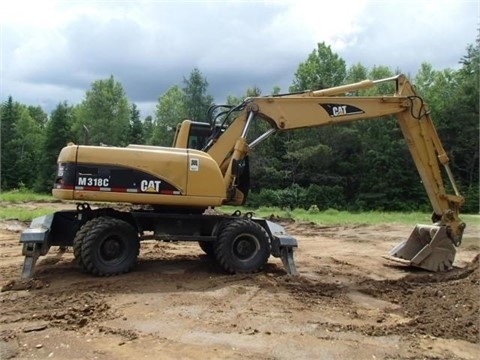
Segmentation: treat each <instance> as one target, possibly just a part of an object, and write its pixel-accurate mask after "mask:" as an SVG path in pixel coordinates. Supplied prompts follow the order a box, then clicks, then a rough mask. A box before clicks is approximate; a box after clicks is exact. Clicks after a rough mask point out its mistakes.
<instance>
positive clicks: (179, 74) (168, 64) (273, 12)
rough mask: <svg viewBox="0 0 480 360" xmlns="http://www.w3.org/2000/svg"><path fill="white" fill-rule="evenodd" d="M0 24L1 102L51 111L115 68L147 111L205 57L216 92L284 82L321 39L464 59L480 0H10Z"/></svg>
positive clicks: (421, 56)
mask: <svg viewBox="0 0 480 360" xmlns="http://www.w3.org/2000/svg"><path fill="white" fill-rule="evenodd" d="M0 25H1V44H0V53H1V62H0V101H2V102H3V101H5V100H6V98H7V97H8V96H9V95H11V96H12V97H13V99H14V100H15V101H19V102H21V103H25V104H28V105H40V106H42V107H43V108H44V110H45V111H47V112H50V111H51V110H52V109H53V108H54V107H55V106H56V105H57V104H58V103H59V102H61V101H64V100H67V101H68V102H69V103H70V104H77V103H79V102H81V101H82V99H83V98H84V96H85V92H86V91H87V90H88V89H89V88H90V85H91V83H92V82H93V81H95V80H98V79H104V78H108V77H109V76H110V75H113V76H114V77H115V79H116V80H118V81H120V82H121V83H122V85H123V87H124V89H125V91H126V93H127V96H128V98H129V99H130V101H132V102H135V103H136V104H137V105H138V106H139V108H140V109H141V110H142V117H144V116H146V115H149V114H153V109H154V108H155V104H156V102H157V100H158V98H159V96H161V95H162V94H163V93H164V92H165V91H166V90H167V89H168V88H169V87H170V86H172V85H174V84H178V85H180V86H183V78H184V77H188V75H189V74H190V72H191V71H192V69H194V68H195V67H197V68H198V69H199V70H200V71H201V72H202V74H203V75H204V76H205V77H206V78H207V80H208V82H209V89H208V90H209V93H210V94H211V95H213V96H214V98H215V100H216V102H217V103H221V102H223V101H224V100H225V99H226V96H227V95H229V94H230V95H236V96H240V95H241V94H243V93H244V92H245V90H246V89H247V88H248V87H252V86H258V87H260V89H262V91H263V93H264V94H268V93H270V91H271V90H272V88H273V87H274V86H276V85H278V86H280V87H281V89H282V91H284V92H286V91H287V90H288V86H289V85H290V84H291V83H292V80H293V75H294V73H295V71H296V69H297V67H298V65H299V63H301V62H303V61H305V60H306V58H307V56H308V54H309V53H311V52H312V51H313V50H314V49H315V48H316V46H317V43H319V42H325V43H326V44H327V45H330V46H331V47H332V49H333V51H334V52H336V53H338V54H339V56H341V57H342V58H343V59H344V60H345V61H346V62H347V66H349V65H352V64H356V63H358V62H360V63H362V64H363V65H365V66H367V67H371V66H373V65H386V66H389V67H391V68H392V69H397V68H399V69H401V70H402V72H404V73H407V74H410V75H412V76H413V75H415V73H416V72H417V70H418V69H419V66H420V64H421V63H422V62H428V63H430V64H432V65H433V67H434V68H435V69H439V70H440V69H445V68H458V62H459V60H460V59H461V58H462V56H464V55H465V54H466V48H467V46H468V45H469V44H473V43H474V42H475V38H476V36H477V33H478V28H479V27H480V1H479V0H436V1H435V0H432V1H427V0H415V1H414V0H402V1H397V0H376V1H372V0H370V1H369V0H334V1H328V0H326V1H325V0H322V1H320V0H317V1H302V0H297V1H293V0H292V1H245V0H243V1H233V0H232V1H229V0H223V1H213V0H211V1H207V0H203V1H193V0H191V1H181V0H179V1H174V0H170V1H76V0H72V1H67V0H64V1H48V0H42V1H39V0H34V1H21V0H16V1H2V2H1V4H0Z"/></svg>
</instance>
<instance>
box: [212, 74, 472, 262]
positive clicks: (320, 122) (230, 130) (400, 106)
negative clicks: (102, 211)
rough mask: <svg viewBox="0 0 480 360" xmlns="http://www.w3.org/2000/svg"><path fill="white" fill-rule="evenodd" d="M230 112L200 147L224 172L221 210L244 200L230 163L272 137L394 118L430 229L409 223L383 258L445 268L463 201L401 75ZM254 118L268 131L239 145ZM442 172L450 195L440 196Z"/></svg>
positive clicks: (254, 101) (458, 232) (423, 109)
mask: <svg viewBox="0 0 480 360" xmlns="http://www.w3.org/2000/svg"><path fill="white" fill-rule="evenodd" d="M392 81H393V82H395V88H396V91H395V93H394V94H393V95H390V96H351V95H350V94H351V93H352V92H354V91H358V90H360V89H367V88H371V87H374V86H377V85H378V84H381V83H385V82H392ZM238 109H239V110H240V113H239V114H238V115H237V117H236V118H235V119H234V120H232V121H231V123H230V124H229V126H228V127H227V128H226V129H225V130H224V131H223V132H222V133H221V135H220V136H218V137H217V138H213V139H212V140H211V141H210V142H209V143H208V144H207V145H206V147H205V151H206V152H208V153H209V155H210V156H211V157H212V158H213V159H214V160H215V161H216V162H217V164H218V165H219V168H220V169H221V171H222V173H223V174H224V183H225V188H226V193H227V194H228V195H227V200H226V203H229V204H241V203H242V202H243V201H244V196H243V194H242V192H241V191H239V190H238V189H237V188H236V185H237V183H238V177H239V165H238V164H240V163H241V161H242V160H243V159H244V158H245V157H246V156H247V155H248V153H249V152H250V150H251V149H252V148H254V147H255V146H256V145H257V144H258V143H260V142H261V141H263V140H265V139H266V138H268V137H269V136H271V135H272V134H274V133H276V132H281V131H289V130H294V129H300V128H310V127H321V126H327V125H336V124H341V123H350V122H354V121H358V120H366V119H378V118H381V117H384V116H388V115H393V116H395V117H396V119H397V120H398V123H399V126H400V128H401V130H402V133H403V136H404V138H405V140H406V143H407V144H408V147H409V150H410V153H411V155H412V158H413V160H414V163H415V165H416V167H417V170H418V172H419V174H420V177H421V179H422V182H423V185H424V187H425V190H426V192H427V194H428V197H429V200H430V202H431V204H432V207H433V217H432V220H433V222H434V224H433V225H417V226H416V227H415V229H414V231H413V232H412V235H411V236H410V238H409V239H408V240H407V241H406V242H404V243H402V244H400V245H399V246H397V247H396V248H394V249H393V250H392V252H391V255H392V256H394V257H397V258H402V259H405V260H407V261H409V262H410V263H411V264H412V265H415V266H418V267H422V268H426V269H428V270H432V271H439V270H444V269H447V268H450V267H451V266H452V263H453V260H454V256H455V248H454V247H453V245H455V246H458V245H460V243H461V239H462V235H463V230H464V228H465V224H464V223H463V222H462V221H461V220H460V218H459V209H460V206H461V205H462V204H463V201H464V200H463V197H462V196H461V195H460V193H459V191H458V188H457V186H456V184H455V181H454V179H453V176H452V173H451V171H450V168H449V159H448V156H447V154H446V152H445V150H444V149H443V146H442V144H441V141H440V139H439V137H438V135H437V132H436V130H435V127H434V125H433V122H432V120H431V118H430V114H429V110H428V106H427V104H426V103H424V102H423V100H422V99H421V98H420V97H419V96H418V95H417V94H416V93H415V91H414V89H413V87H412V85H411V84H410V82H409V81H408V80H407V79H406V77H405V76H404V75H398V76H395V77H392V78H387V79H381V80H376V81H371V80H365V81H362V82H359V83H355V84H349V85H344V86H338V87H333V88H329V89H324V90H318V91H306V92H303V93H299V94H287V95H281V96H269V97H254V98H249V99H247V100H246V101H245V102H244V103H243V104H241V105H240V106H239V107H238ZM258 120H265V121H267V122H268V123H269V124H270V125H271V128H270V129H268V130H267V131H266V132H264V133H263V134H262V135H261V136H259V137H258V138H256V139H255V140H253V141H251V142H250V143H247V135H248V132H249V129H250V127H251V125H252V123H253V122H254V121H258ZM442 170H443V171H444V172H445V173H446V175H447V177H448V179H449V182H450V186H451V188H452V189H453V192H454V194H447V192H446V188H445V185H444V182H443V177H442Z"/></svg>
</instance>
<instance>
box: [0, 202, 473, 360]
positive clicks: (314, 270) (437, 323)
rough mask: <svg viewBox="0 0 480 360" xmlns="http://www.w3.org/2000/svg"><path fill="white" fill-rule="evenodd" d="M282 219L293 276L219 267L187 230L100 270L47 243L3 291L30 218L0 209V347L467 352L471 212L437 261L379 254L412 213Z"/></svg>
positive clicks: (70, 351) (30, 350)
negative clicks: (177, 239)
mask: <svg viewBox="0 0 480 360" xmlns="http://www.w3.org/2000/svg"><path fill="white" fill-rule="evenodd" d="M31 206H32V207H34V206H42V205H31ZM49 206H51V205H49ZM283 225H284V226H285V227H286V228H287V230H288V231H289V232H290V233H291V234H292V235H294V236H295V237H296V238H297V239H298V242H299V248H298V250H297V251H296V253H295V258H296V264H297V269H298V270H299V275H298V276H294V277H292V276H287V275H285V271H284V269H283V267H282V264H281V261H280V260H279V259H276V258H273V257H272V258H270V260H269V264H268V266H267V268H266V269H265V271H264V272H262V273H259V274H254V275H226V274H225V273H224V272H222V270H221V269H220V268H219V267H218V266H217V265H216V264H215V263H214V262H213V261H212V260H210V259H209V258H208V257H207V256H205V255H204V254H203V252H202V251H201V250H200V248H199V247H198V245H197V244H196V243H164V242H156V241H147V242H144V243H143V244H142V249H141V253H140V257H139V262H138V265H137V267H136V268H135V271H133V272H131V273H129V274H125V275H122V276H118V277H110V278H97V277H93V276H90V275H87V274H84V273H82V272H80V271H79V270H78V269H77V268H76V267H75V265H74V262H73V254H72V252H71V251H68V252H67V253H65V254H63V255H61V254H59V253H57V252H56V251H57V249H56V248H52V249H51V250H50V252H49V254H48V255H47V256H45V257H41V258H40V260H39V262H38V264H37V272H36V278H35V279H34V280H31V281H30V282H29V283H28V284H27V285H28V286H26V287H25V286H23V290H17V291H14V290H15V289H16V285H17V284H19V282H18V281H17V279H18V276H19V274H20V271H21V266H22V262H23V258H22V256H21V246H20V244H19V242H18V240H19V236H20V232H21V231H22V230H23V229H24V228H25V227H26V226H27V224H24V223H21V222H16V221H4V222H0V285H3V288H2V290H3V291H2V292H1V293H0V359H2V360H3V359H44V358H48V359H69V360H72V359H353V358H355V359H477V358H478V354H480V341H479V340H480V338H479V327H480V324H479V315H480V312H479V284H480V275H479V268H478V254H479V253H480V223H477V224H467V225H468V227H467V230H466V233H465V236H464V242H463V245H462V246H461V247H460V248H459V249H458V253H457V257H456V262H455V264H454V265H455V268H454V269H453V270H452V271H450V272H447V273H440V274H438V273H437V274H433V273H429V272H426V271H422V270H416V269H412V268H407V267H405V266H404V265H401V264H398V263H396V262H393V261H391V260H389V259H387V258H385V257H384V255H385V254H387V253H388V251H389V250H390V248H392V247H393V246H394V245H395V244H397V243H398V242H400V241H401V240H404V239H405V238H406V237H407V236H408V235H409V234H410V231H411V230H412V228H413V225H414V224H412V226H411V227H409V226H405V225H398V224H386V225H382V226H319V225H313V224H300V223H294V222H283ZM24 285H25V284H24Z"/></svg>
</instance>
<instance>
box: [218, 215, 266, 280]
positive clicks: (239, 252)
mask: <svg viewBox="0 0 480 360" xmlns="http://www.w3.org/2000/svg"><path fill="white" fill-rule="evenodd" d="M215 256H216V258H217V261H218V263H219V264H220V266H222V267H223V268H224V269H225V270H226V271H227V272H229V273H254V272H258V271H260V270H261V269H262V268H263V267H264V266H265V264H266V263H267V261H268V258H269V256H270V241H269V237H268V234H267V232H266V231H265V229H264V228H263V227H261V226H260V225H258V224H257V223H255V222H253V221H251V220H248V219H235V220H233V221H231V222H229V223H227V224H225V226H224V227H222V229H221V231H220V233H219V235H218V239H217V242H216V243H215Z"/></svg>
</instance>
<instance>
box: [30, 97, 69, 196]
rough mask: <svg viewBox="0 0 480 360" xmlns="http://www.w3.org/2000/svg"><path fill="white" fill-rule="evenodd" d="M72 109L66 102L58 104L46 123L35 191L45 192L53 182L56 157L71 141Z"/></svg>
mask: <svg viewBox="0 0 480 360" xmlns="http://www.w3.org/2000/svg"><path fill="white" fill-rule="evenodd" d="M72 124H73V107H72V106H69V105H68V104H67V102H66V101H64V102H62V103H59V104H58V105H57V106H56V107H55V109H54V110H53V111H52V113H51V115H50V120H49V121H48V122H47V123H46V127H45V139H44V142H43V144H42V157H41V167H40V169H39V174H38V179H37V181H36V183H35V190H36V191H40V192H47V191H49V190H50V189H51V187H52V184H53V182H54V180H55V173H56V169H57V157H58V154H59V153H60V150H61V149H62V148H63V147H64V146H66V145H67V144H68V143H69V142H70V141H72V131H71V127H72Z"/></svg>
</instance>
